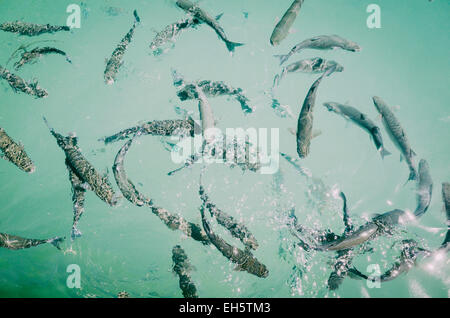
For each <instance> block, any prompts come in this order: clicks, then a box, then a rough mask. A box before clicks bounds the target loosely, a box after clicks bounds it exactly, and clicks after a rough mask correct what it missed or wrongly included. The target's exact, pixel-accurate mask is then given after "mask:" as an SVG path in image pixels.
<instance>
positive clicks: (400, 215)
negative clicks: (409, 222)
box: [373, 209, 407, 228]
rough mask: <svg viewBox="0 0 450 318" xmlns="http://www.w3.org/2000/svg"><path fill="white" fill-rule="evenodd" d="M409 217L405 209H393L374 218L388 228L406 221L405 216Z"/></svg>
mask: <svg viewBox="0 0 450 318" xmlns="http://www.w3.org/2000/svg"><path fill="white" fill-rule="evenodd" d="M406 217H407V212H405V211H403V210H398V209H396V210H392V211H389V212H386V213H383V214H380V215H377V216H375V217H374V218H373V221H375V222H376V223H379V224H381V225H383V226H386V227H387V228H390V227H392V226H395V225H397V224H401V223H404V222H405V218H406Z"/></svg>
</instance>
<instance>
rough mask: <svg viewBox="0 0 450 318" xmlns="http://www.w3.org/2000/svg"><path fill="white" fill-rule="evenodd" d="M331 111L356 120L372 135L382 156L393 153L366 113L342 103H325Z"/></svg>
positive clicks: (355, 121)
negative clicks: (384, 143) (385, 145)
mask: <svg viewBox="0 0 450 318" xmlns="http://www.w3.org/2000/svg"><path fill="white" fill-rule="evenodd" d="M323 105H324V106H325V107H326V108H327V109H328V110H329V111H330V112H334V113H336V114H338V115H341V116H342V117H344V118H345V119H347V120H350V121H352V122H354V123H355V124H356V125H358V126H359V127H361V128H362V129H364V130H365V131H366V132H368V133H369V135H370V136H371V137H372V140H373V142H374V144H375V147H376V148H377V150H378V151H379V152H380V154H381V157H382V158H384V157H385V156H387V155H390V154H391V153H390V152H389V151H387V150H386V149H385V148H384V145H383V138H382V136H381V130H380V128H379V127H378V126H377V125H375V123H374V122H373V121H372V120H371V119H370V118H369V117H367V115H366V114H363V113H361V112H360V111H359V110H358V109H356V108H354V107H352V106H348V105H342V104H339V103H334V102H327V103H324V104H323Z"/></svg>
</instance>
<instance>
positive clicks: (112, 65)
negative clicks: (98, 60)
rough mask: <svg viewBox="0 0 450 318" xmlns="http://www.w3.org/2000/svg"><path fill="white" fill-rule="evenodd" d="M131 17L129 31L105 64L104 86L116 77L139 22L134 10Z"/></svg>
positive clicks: (112, 81) (111, 82)
mask: <svg viewBox="0 0 450 318" xmlns="http://www.w3.org/2000/svg"><path fill="white" fill-rule="evenodd" d="M133 15H134V24H133V26H132V27H131V29H130V31H128V33H127V34H126V35H125V36H124V38H123V39H122V41H120V43H119V45H117V47H116V49H115V50H114V52H113V53H112V55H111V57H110V58H109V60H108V61H107V62H106V68H105V72H104V78H105V83H106V84H113V83H114V81H115V79H116V76H117V72H118V71H119V68H120V67H121V66H122V64H123V56H124V55H125V51H126V50H127V47H128V45H129V44H130V42H131V39H132V38H133V35H134V29H135V28H136V26H137V25H138V24H139V23H140V22H141V20H140V18H139V16H138V14H137V12H136V10H134V12H133Z"/></svg>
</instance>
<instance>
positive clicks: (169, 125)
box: [100, 118, 199, 144]
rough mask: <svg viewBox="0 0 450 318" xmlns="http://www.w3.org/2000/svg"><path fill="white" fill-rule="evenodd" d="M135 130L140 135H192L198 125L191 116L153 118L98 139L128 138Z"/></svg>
mask: <svg viewBox="0 0 450 318" xmlns="http://www.w3.org/2000/svg"><path fill="white" fill-rule="evenodd" d="M137 132H140V134H141V135H152V136H175V135H180V136H184V135H188V136H191V137H194V135H196V134H198V133H199V126H198V125H197V124H196V123H195V121H194V120H193V119H192V118H188V119H185V120H171V119H170V120H153V121H149V122H146V123H144V124H142V125H139V126H135V127H131V128H128V129H125V130H122V131H121V132H118V133H117V134H114V135H112V136H109V137H104V138H101V139H100V141H103V142H104V143H105V144H109V143H112V142H116V141H119V140H123V139H126V138H129V136H132V135H134V134H136V133H137Z"/></svg>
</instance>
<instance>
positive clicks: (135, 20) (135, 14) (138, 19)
mask: <svg viewBox="0 0 450 318" xmlns="http://www.w3.org/2000/svg"><path fill="white" fill-rule="evenodd" d="M133 15H134V23H135V24H138V23H141V18H139V16H138V14H137V11H136V10H134V11H133Z"/></svg>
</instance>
